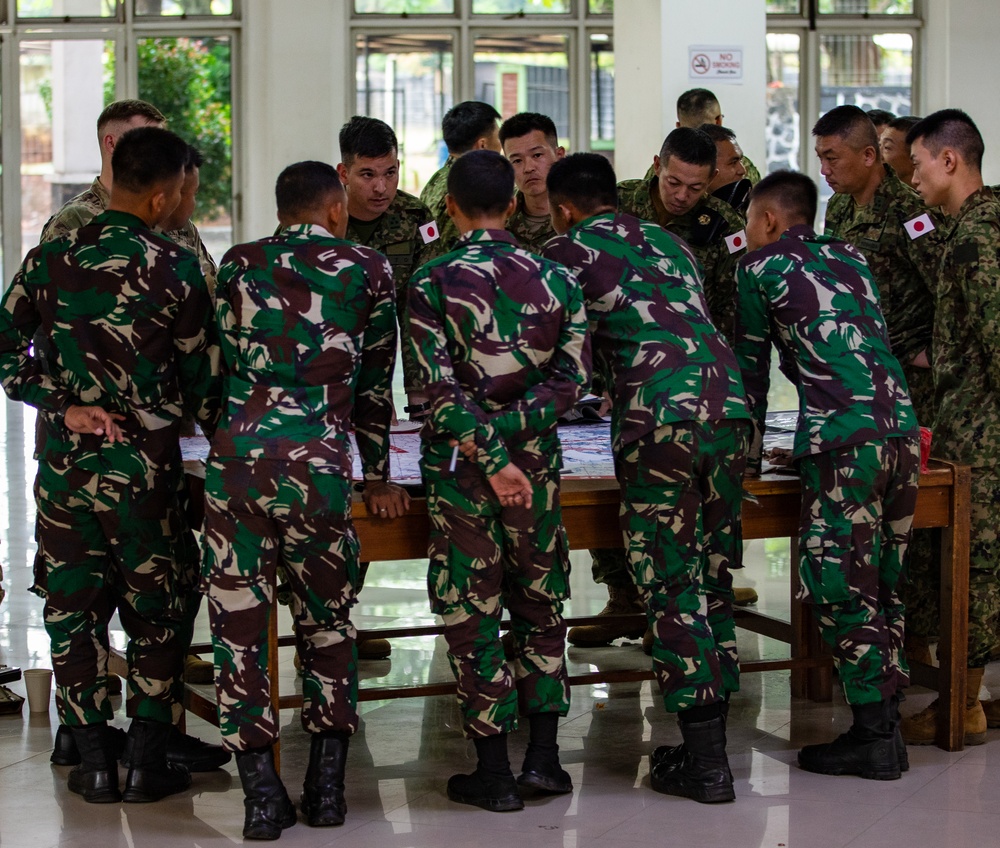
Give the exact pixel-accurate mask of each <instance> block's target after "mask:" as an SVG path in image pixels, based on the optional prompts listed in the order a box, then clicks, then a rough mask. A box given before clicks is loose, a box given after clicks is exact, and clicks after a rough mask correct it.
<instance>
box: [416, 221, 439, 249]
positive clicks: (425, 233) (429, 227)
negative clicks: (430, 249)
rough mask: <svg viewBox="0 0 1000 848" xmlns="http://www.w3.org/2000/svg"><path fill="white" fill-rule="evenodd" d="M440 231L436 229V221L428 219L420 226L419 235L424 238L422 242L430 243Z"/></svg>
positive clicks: (435, 239)
mask: <svg viewBox="0 0 1000 848" xmlns="http://www.w3.org/2000/svg"><path fill="white" fill-rule="evenodd" d="M440 235H441V233H440V232H439V231H438V225H437V221H429V222H428V223H426V224H424V225H423V226H422V227H421V228H420V237H421V238H422V239H423V240H424V244H430V243H431V242H432V241H437V239H438V236H440Z"/></svg>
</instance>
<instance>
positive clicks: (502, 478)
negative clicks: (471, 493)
mask: <svg viewBox="0 0 1000 848" xmlns="http://www.w3.org/2000/svg"><path fill="white" fill-rule="evenodd" d="M489 480H490V486H492V487H493V491H494V492H495V493H496V496H497V498H499V500H500V506H504V507H508V506H523V507H524V508H525V509H527V508H528V507H530V506H531V483H530V482H529V481H528V478H527V477H525V476H524V472H523V471H522V470H521V469H520V468H518V467H517V466H516V465H514V463H513V462H510V463H508V464H507V465H505V466H504V467H503V468H501V469H500V470H499V471H498V472H497V473H496V474H494V475H493V476H492V477H490V478H489Z"/></svg>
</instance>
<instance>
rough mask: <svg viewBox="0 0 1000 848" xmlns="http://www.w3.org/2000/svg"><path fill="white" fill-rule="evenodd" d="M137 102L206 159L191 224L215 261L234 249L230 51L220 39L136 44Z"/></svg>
mask: <svg viewBox="0 0 1000 848" xmlns="http://www.w3.org/2000/svg"><path fill="white" fill-rule="evenodd" d="M137 53H138V72H139V97H141V98H142V99H143V100H148V101H149V102H150V103H152V104H154V105H155V106H156V107H157V108H158V109H159V110H160V111H161V112H162V113H163V114H164V115H165V116H166V118H167V127H168V128H169V129H171V130H173V131H174V132H175V133H177V134H178V135H179V136H181V137H182V138H183V139H184V140H185V141H187V142H189V143H190V144H193V145H194V146H195V147H197V148H198V149H199V150H200V151H201V154H202V156H203V157H204V164H202V166H201V169H200V173H199V176H200V180H201V186H200V188H199V191H198V202H197V206H196V207H195V213H194V217H193V220H194V222H195V224H196V225H197V227H198V230H199V231H200V233H201V238H202V241H203V242H204V243H205V247H207V248H208V252H209V253H211V254H212V256H213V257H215V258H216V259H220V258H221V257H222V254H223V253H225V252H226V250H228V249H229V248H230V247H231V246H232V243H233V224H232V211H233V208H232V206H233V150H232V46H231V44H230V39H229V38H228V37H222V38H216V37H212V38H196V37H190V38H143V39H139V41H138V42H137Z"/></svg>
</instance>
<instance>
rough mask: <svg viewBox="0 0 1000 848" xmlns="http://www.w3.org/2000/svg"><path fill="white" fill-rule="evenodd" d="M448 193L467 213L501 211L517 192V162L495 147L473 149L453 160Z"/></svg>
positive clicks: (449, 173)
mask: <svg viewBox="0 0 1000 848" xmlns="http://www.w3.org/2000/svg"><path fill="white" fill-rule="evenodd" d="M448 194H450V195H451V198H452V200H454V201H455V203H457V204H458V208H459V209H461V210H462V212H464V213H465V214H466V215H469V216H473V215H499V214H501V213H503V212H504V211H506V209H507V206H508V204H509V203H510V199H511V198H512V197H513V196H514V166H513V165H511V164H510V162H508V161H507V158H506V157H505V156H501V155H500V154H499V153H497V152H496V151H494V150H470V151H469V152H468V153H466V154H465V155H463V156H460V157H459V158H458V159H456V160H455V162H454V163H453V164H452V166H451V170H450V171H449V172H448Z"/></svg>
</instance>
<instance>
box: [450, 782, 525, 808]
mask: <svg viewBox="0 0 1000 848" xmlns="http://www.w3.org/2000/svg"><path fill="white" fill-rule="evenodd" d="M448 798H449V799H450V800H452V801H455V802H456V803H458V804H469V805H471V806H473V807H481V808H482V809H484V810H489V811H490V812H493V813H512V812H515V811H517V810H523V809H524V801H522V800H521V796H520V795H518V794H517V783H516V782H515V781H514V779H513V776H511V777H510V778H508V779H506V780H502V781H501V780H491V781H489V783H487V782H486V781H483V780H482V779H481V778H480V777H479V775H478V774H477V773H475V772H473V773H472V774H455V775H452V776H451V777H450V778H448Z"/></svg>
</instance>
